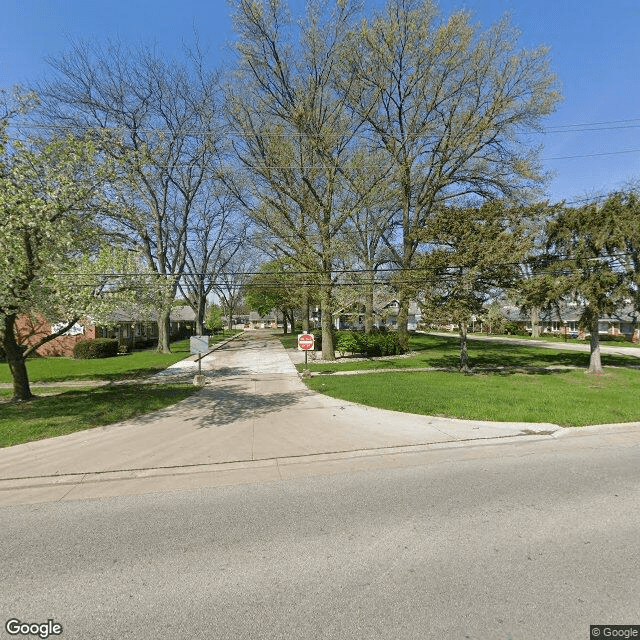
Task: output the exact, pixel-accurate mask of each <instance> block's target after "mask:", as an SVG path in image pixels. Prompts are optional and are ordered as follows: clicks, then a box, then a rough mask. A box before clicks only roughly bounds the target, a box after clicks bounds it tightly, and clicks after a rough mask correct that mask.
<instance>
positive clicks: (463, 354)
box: [459, 320, 470, 373]
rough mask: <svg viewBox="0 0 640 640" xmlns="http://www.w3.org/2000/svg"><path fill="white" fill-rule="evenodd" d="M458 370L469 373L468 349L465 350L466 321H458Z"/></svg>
mask: <svg viewBox="0 0 640 640" xmlns="http://www.w3.org/2000/svg"><path fill="white" fill-rule="evenodd" d="M459 368H460V371H462V372H464V373H469V371H470V370H469V351H468V350H467V321H466V320H461V321H460V367H459Z"/></svg>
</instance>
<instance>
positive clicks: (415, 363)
mask: <svg viewBox="0 0 640 640" xmlns="http://www.w3.org/2000/svg"><path fill="white" fill-rule="evenodd" d="M409 348H410V350H411V352H412V355H410V356H408V357H406V356H405V357H402V358H393V357H389V358H377V359H375V360H373V359H370V360H365V361H361V362H350V361H349V359H348V358H345V359H344V360H339V361H337V362H335V363H324V364H313V363H310V364H309V369H310V370H311V371H315V372H326V373H332V372H340V371H353V370H360V369H398V370H402V369H411V368H416V367H418V368H425V367H439V368H452V369H455V368H456V367H457V366H458V361H459V358H460V350H459V349H460V341H459V338H457V337H454V336H452V337H449V336H433V335H414V336H411V339H410V342H409ZM468 348H469V364H470V366H471V367H480V368H487V367H520V368H522V367H550V366H570V367H582V368H585V369H586V368H587V367H588V366H589V352H588V351H584V352H582V351H561V350H559V349H546V348H544V347H536V346H535V343H534V342H532V344H531V346H529V345H526V346H523V345H519V344H513V345H511V344H502V343H499V342H491V341H481V340H469V341H468ZM602 362H603V365H604V366H607V365H609V366H621V367H625V366H634V365H635V366H638V365H640V358H637V357H634V356H632V355H630V356H618V355H610V354H606V353H605V354H602ZM302 368H304V365H298V369H299V370H301V369H302Z"/></svg>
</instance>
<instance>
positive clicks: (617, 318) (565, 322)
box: [503, 304, 640, 342]
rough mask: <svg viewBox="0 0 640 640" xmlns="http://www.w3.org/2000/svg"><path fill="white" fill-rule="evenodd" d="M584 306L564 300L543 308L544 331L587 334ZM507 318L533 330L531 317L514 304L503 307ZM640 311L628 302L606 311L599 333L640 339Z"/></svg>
mask: <svg viewBox="0 0 640 640" xmlns="http://www.w3.org/2000/svg"><path fill="white" fill-rule="evenodd" d="M583 311H584V307H583V306H581V305H578V304H561V305H558V308H556V309H551V310H549V311H545V312H542V313H541V314H540V325H541V327H542V333H543V334H544V333H550V334H558V335H564V334H567V335H569V336H572V337H574V338H585V337H588V336H589V335H590V330H589V328H588V327H584V326H582V325H581V324H580V317H581V315H582V313H583ZM503 313H504V315H505V317H506V318H507V319H508V320H511V321H514V322H517V323H518V324H520V325H521V326H522V327H523V328H524V329H525V330H526V331H528V332H529V333H531V331H532V326H531V317H530V316H527V315H525V314H522V313H521V312H520V310H519V309H518V308H517V307H515V306H505V307H503ZM639 320H640V314H639V313H638V312H637V311H634V309H633V307H632V306H631V305H625V306H624V307H621V308H620V309H619V310H617V311H615V312H614V313H612V314H608V315H603V316H602V317H601V318H600V320H599V322H598V333H600V334H601V335H614V336H617V335H623V336H625V337H627V338H630V339H631V340H632V341H633V342H638V341H639V340H640V326H639V322H638V321H639Z"/></svg>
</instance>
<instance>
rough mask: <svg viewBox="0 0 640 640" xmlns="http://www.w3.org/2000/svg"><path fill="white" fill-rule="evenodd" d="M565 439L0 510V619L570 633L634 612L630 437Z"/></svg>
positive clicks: (636, 574) (82, 625) (633, 438)
mask: <svg viewBox="0 0 640 640" xmlns="http://www.w3.org/2000/svg"><path fill="white" fill-rule="evenodd" d="M584 433H585V434H587V435H584V436H580V437H566V438H557V439H548V440H537V441H525V440H522V441H511V442H509V443H503V444H498V443H491V444H484V445H482V446H480V445H474V446H467V447H463V448H457V449H446V450H434V451H430V452H428V454H424V455H423V457H422V458H420V462H419V464H416V465H415V466H406V467H404V468H387V469H382V470H367V471H361V472H350V473H338V474H335V475H332V476H324V477H307V478H298V479H290V480H286V481H275V482H270V483H266V484H253V485H242V486H231V487H218V488H202V489H197V490H192V491H178V492H172V493H157V494H147V495H140V496H123V497H122V496H121V497H113V498H103V499H97V500H83V501H68V502H58V503H48V504H40V505H23V506H16V507H5V508H2V509H0V518H1V520H2V527H1V529H0V536H1V538H0V548H1V549H2V556H1V557H2V561H1V564H0V578H1V580H2V595H1V596H0V599H1V602H2V605H1V611H2V616H3V621H2V623H3V625H4V620H7V619H9V618H12V617H13V618H18V619H20V620H21V621H28V622H43V621H46V620H47V619H50V618H51V619H53V620H54V621H55V622H58V623H60V624H62V626H63V635H62V636H51V637H62V638H73V639H77V640H103V639H113V640H124V639H128V638H131V639H136V640H146V639H152V638H153V639H159V638H170V639H176V640H187V639H200V638H202V639H205V638H206V639H230V640H231V639H233V640H242V639H251V640H262V639H272V638H273V639H275V638H287V639H289V638H292V639H296V640H297V639H306V638H308V639H312V638H313V639H316V638H331V639H342V638H345V639H347V638H358V639H363V640H364V639H366V640H369V639H371V638H385V639H403V638H411V639H413V638H420V639H422V638H426V639H430V638H434V639H435V638H438V639H444V640H449V639H456V638H464V639H481V640H487V639H490V640H506V639H527V640H529V639H531V640H533V639H547V638H548V639H550V640H551V639H552V640H564V639H567V640H574V639H582V638H584V639H585V640H587V639H588V638H589V625H590V624H604V623H612V624H640V547H639V545H638V541H639V532H640V465H639V462H640V432H638V431H637V430H636V431H635V432H626V433H624V434H620V433H617V432H615V431H614V432H610V431H607V430H601V431H594V432H591V433H590V434H589V433H588V432H584ZM425 456H426V457H425ZM0 637H3V638H4V637H10V636H9V635H8V634H7V633H6V632H5V631H4V629H3V633H2V635H1V636H0ZM12 637H16V636H12ZM18 637H19V636H18ZM32 637H33V636H32Z"/></svg>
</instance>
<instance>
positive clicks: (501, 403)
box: [298, 335, 640, 426]
mask: <svg viewBox="0 0 640 640" xmlns="http://www.w3.org/2000/svg"><path fill="white" fill-rule="evenodd" d="M616 346H617V345H616ZM410 348H411V351H412V354H411V355H410V356H408V357H402V358H380V359H369V360H364V361H360V362H353V361H349V360H348V359H345V360H344V361H338V362H335V363H325V364H313V363H310V364H309V369H311V371H313V372H317V373H325V374H331V373H337V374H339V373H340V372H344V371H358V370H362V371H367V372H370V373H367V374H363V375H349V376H340V375H336V376H332V375H320V376H316V377H313V378H311V379H310V380H308V381H307V384H308V385H309V387H310V388H311V389H313V390H315V391H320V392H322V393H326V394H328V395H330V396H333V397H335V398H341V399H343V400H349V401H352V402H358V403H361V404H366V405H370V406H374V407H380V408H384V409H391V410H394V411H404V412H408V413H418V414H424V415H436V416H449V417H456V418H468V419H476V420H495V421H517V422H551V423H554V424H560V425H563V426H579V425H587V424H600V423H613V422H629V421H633V422H635V421H640V369H638V367H640V359H639V358H637V357H634V356H618V355H610V354H602V362H603V364H604V366H605V375H602V376H590V375H587V374H586V373H585V370H586V368H587V367H588V364H589V353H588V352H579V351H562V350H558V349H546V348H544V347H537V346H535V343H532V344H531V346H529V345H526V346H525V345H519V344H501V343H496V342H490V341H479V340H478V341H474V340H470V341H469V360H470V365H471V367H472V368H476V372H475V373H474V374H472V375H463V374H461V373H458V372H457V371H456V369H457V366H458V359H459V339H458V337H457V336H451V337H449V336H433V335H414V336H412V337H411V340H410ZM429 367H435V368H442V369H450V370H451V371H416V370H415V369H417V368H429ZM499 367H500V368H504V369H497V368H499ZM550 367H576V369H574V370H568V371H563V370H560V371H558V370H551V369H549V368H550ZM614 367H615V368H614ZM618 367H619V368H618ZM303 368H304V365H298V369H299V370H302V369H303ZM376 369H393V370H394V371H393V372H388V373H382V372H380V373H375V370H376ZM545 369H546V370H545ZM412 370H413V371H412Z"/></svg>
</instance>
